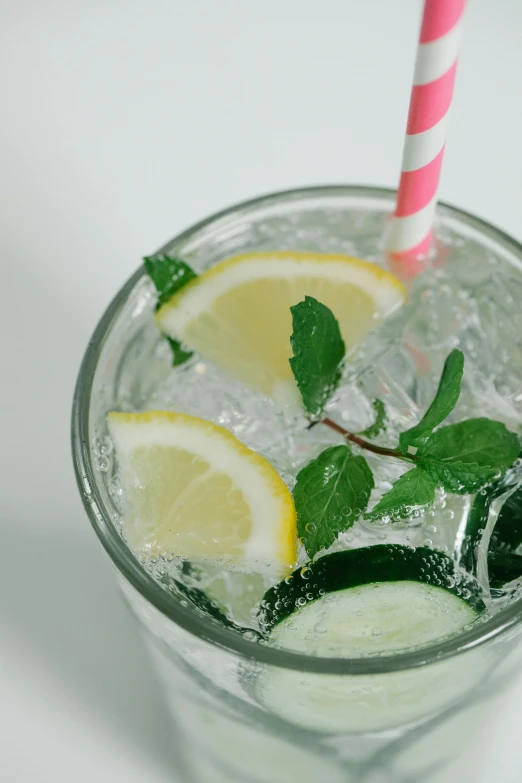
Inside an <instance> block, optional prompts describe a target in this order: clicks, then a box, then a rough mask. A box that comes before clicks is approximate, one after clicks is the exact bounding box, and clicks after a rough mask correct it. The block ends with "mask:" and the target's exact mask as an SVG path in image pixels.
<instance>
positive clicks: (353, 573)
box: [261, 544, 485, 657]
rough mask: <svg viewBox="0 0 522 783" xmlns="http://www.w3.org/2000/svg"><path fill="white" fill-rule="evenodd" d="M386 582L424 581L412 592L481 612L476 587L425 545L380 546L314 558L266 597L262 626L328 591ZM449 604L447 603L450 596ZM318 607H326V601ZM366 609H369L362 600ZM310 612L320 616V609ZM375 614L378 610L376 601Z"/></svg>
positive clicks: (378, 593)
mask: <svg viewBox="0 0 522 783" xmlns="http://www.w3.org/2000/svg"><path fill="white" fill-rule="evenodd" d="M384 582H388V583H389V582H399V583H405V582H414V583H418V582H420V583H423V584H425V585H426V588H427V589H424V590H421V589H420V588H417V590H416V592H417V593H418V594H419V596H421V595H423V596H425V597H426V596H427V595H428V593H429V589H432V590H439V591H440V589H441V588H442V589H443V593H444V594H448V593H449V594H452V595H453V596H454V597H456V598H457V599H458V600H459V601H461V599H463V601H464V602H466V603H467V604H468V605H469V607H470V609H471V613H472V615H473V616H475V614H476V613H480V612H482V611H483V610H484V609H485V606H484V602H483V600H482V597H481V592H482V591H481V588H480V586H479V585H478V584H477V582H475V581H474V580H473V579H471V578H469V577H467V576H466V575H464V574H463V573H462V572H460V571H457V569H456V568H455V564H454V562H453V560H452V559H451V558H450V557H448V556H447V555H445V554H443V553H442V552H438V551H436V550H433V549H429V548H428V547H417V548H416V549H413V548H410V547H406V546H401V545H400V544H378V545H376V546H369V547H362V548H360V549H351V550H347V551H344V552H333V553H332V554H330V555H325V557H321V558H320V559H319V560H316V561H315V562H314V563H312V564H311V565H310V566H309V567H306V566H305V568H301V569H297V570H296V571H294V573H293V574H292V575H291V576H290V577H289V578H288V579H285V581H284V582H281V583H280V584H278V585H276V586H275V587H273V588H271V589H270V590H268V592H267V593H266V594H265V598H264V600H263V604H262V613H261V623H262V627H263V628H264V629H265V630H266V631H270V630H271V629H272V628H273V627H274V626H276V625H277V624H279V623H281V622H282V621H283V620H285V619H286V618H288V617H290V616H292V617H293V618H294V619H295V614H296V612H302V611H303V609H304V608H305V607H307V608H308V606H309V605H310V604H311V603H313V602H315V601H317V599H321V598H322V597H323V596H325V594H327V593H332V592H337V591H346V590H352V589H353V588H356V587H360V586H366V587H368V586H369V585H373V586H372V587H370V591H371V590H374V589H375V586H374V583H384ZM403 586H404V585H403ZM386 589H387V588H383V589H382V590H378V591H376V592H375V599H376V601H375V602H377V600H378V601H385V602H386V599H385V597H384V596H385V595H386ZM389 589H390V590H391V588H389ZM408 592H411V591H408ZM361 595H362V594H361ZM390 595H391V593H390ZM435 595H436V593H433V598H435ZM377 596H378V599H377ZM346 600H347V601H349V602H350V603H352V602H353V600H355V596H350V597H348V596H347V597H346ZM405 600H407V598H406V596H405ZM422 600H424V599H422ZM447 600H448V601H449V600H450V599H449V597H447ZM461 602H462V601H461ZM320 603H321V604H322V605H325V606H326V603H325V602H324V599H323V600H321V602H320ZM335 603H338V599H335V600H334V601H333V602H332V601H328V605H329V606H330V605H332V606H333V605H334V604H335ZM456 606H459V604H458V603H457V604H456ZM365 607H366V610H369V606H368V605H367V604H366V599H365ZM405 607H406V605H405ZM314 611H315V612H316V613H317V614H318V615H319V614H320V611H321V610H320V609H316V610H314ZM375 611H376V612H378V609H377V603H376V610H375ZM361 612H363V613H364V607H361ZM464 624H465V623H464ZM433 638H436V637H433ZM411 643H412V642H409V644H411ZM340 655H346V656H347V657H349V656H350V653H349V652H345V653H343V652H341V653H340Z"/></svg>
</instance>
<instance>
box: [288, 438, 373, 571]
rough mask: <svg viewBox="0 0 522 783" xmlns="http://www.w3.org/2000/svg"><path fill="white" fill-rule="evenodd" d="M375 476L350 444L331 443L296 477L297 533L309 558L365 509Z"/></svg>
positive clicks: (328, 544) (349, 524)
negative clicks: (354, 453) (354, 452)
mask: <svg viewBox="0 0 522 783" xmlns="http://www.w3.org/2000/svg"><path fill="white" fill-rule="evenodd" d="M372 489H373V475H372V472H371V470H370V468H369V466H368V463H367V462H366V460H365V459H364V457H360V456H358V457H354V455H353V454H352V452H351V450H350V448H349V447H348V446H332V447H331V448H329V449H325V451H323V452H322V453H321V454H320V455H319V456H318V457H317V458H316V459H314V460H313V461H312V462H310V463H309V464H308V465H306V466H305V467H304V468H303V469H302V470H301V471H300V472H299V474H298V476H297V483H296V485H295V487H294V491H293V495H294V502H295V507H296V510H297V533H298V536H299V538H300V539H301V540H302V542H303V545H304V547H305V549H306V551H307V553H308V556H309V557H314V555H316V554H317V552H319V551H320V550H321V549H326V548H327V547H329V546H330V545H331V544H333V542H334V541H335V539H336V538H337V536H338V535H339V533H341V532H342V531H343V530H347V529H348V528H349V527H351V526H352V525H353V523H354V522H355V520H356V519H358V518H359V516H360V515H361V514H362V513H363V512H364V510H365V509H366V507H367V505H368V500H369V498H370V493H371V491H372Z"/></svg>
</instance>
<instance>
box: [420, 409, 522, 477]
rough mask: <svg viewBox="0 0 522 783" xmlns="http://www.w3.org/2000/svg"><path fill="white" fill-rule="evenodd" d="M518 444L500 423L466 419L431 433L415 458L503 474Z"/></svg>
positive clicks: (514, 458)
mask: <svg viewBox="0 0 522 783" xmlns="http://www.w3.org/2000/svg"><path fill="white" fill-rule="evenodd" d="M519 453H520V442H519V439H518V437H517V436H516V435H515V433H513V432H510V431H509V430H508V429H507V428H506V427H505V426H504V424H502V423H501V422H500V421H492V420H491V419H485V418H479V419H467V420H466V421H461V422H460V423H459V424H450V425H448V426H447V427H441V429H439V430H437V432H434V433H433V435H431V436H430V437H429V438H428V440H427V441H426V443H424V444H423V445H422V446H420V448H419V450H418V452H417V455H418V456H419V457H424V456H427V457H434V458H435V459H436V460H440V461H441V462H443V463H445V464H448V465H449V464H450V463H455V462H461V463H466V464H468V465H470V464H475V465H479V466H480V465H482V466H485V467H489V468H495V469H496V470H497V471H498V472H500V473H502V472H505V471H506V470H507V469H508V468H509V467H510V466H511V465H512V464H513V462H514V461H515V460H516V459H517V457H518V455H519Z"/></svg>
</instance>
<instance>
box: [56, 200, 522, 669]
mask: <svg viewBox="0 0 522 783" xmlns="http://www.w3.org/2000/svg"><path fill="white" fill-rule="evenodd" d="M395 194H396V191H395V190H394V189H392V188H385V187H377V186H366V185H321V186H313V187H305V188H297V189H291V190H284V191H279V192H275V193H270V194H267V195H263V196H259V197H257V198H254V199H250V200H248V201H243V202H240V203H238V204H234V205H233V206H230V207H228V208H227V209H224V210H221V211H219V212H216V213H214V214H212V215H210V216H209V217H208V218H206V219H204V220H202V221H199V222H198V223H195V224H194V225H192V226H191V227H189V228H188V229H186V230H185V231H183V232H182V233H180V234H179V235H177V236H176V237H175V238H174V239H172V240H170V241H169V242H167V243H166V244H165V245H163V247H162V248H160V249H159V251H158V252H165V251H166V250H167V249H168V248H169V247H171V246H172V244H173V243H175V242H181V241H185V240H187V239H188V238H189V237H191V236H192V235H194V234H197V233H198V232H199V231H201V230H202V229H204V228H206V227H207V226H208V225H210V224H211V223H213V222H214V221H216V220H219V219H221V218H223V217H227V216H230V215H233V214H234V213H241V212H243V211H244V210H245V209H248V208H250V207H256V206H262V205H263V204H269V203H270V202H271V201H275V200H281V199H287V200H299V199H300V198H306V197H313V196H319V197H320V196H328V195H332V196H335V195H339V196H340V195H345V196H351V197H357V196H359V197H363V198H364V197H366V198H369V199H371V198H374V199H375V198H381V199H386V200H389V201H390V202H392V203H393V200H394V198H395ZM438 209H439V210H440V211H442V213H445V214H446V215H447V216H450V217H454V218H458V219H459V220H460V222H463V223H465V224H467V225H468V226H470V227H471V228H474V229H476V230H478V231H479V232H480V233H481V234H482V235H486V236H488V237H489V238H491V239H494V240H495V241H496V242H497V244H500V245H502V246H503V247H504V248H505V249H507V250H509V251H511V252H513V253H515V254H516V255H518V256H519V257H520V258H521V259H522V244H521V243H519V242H518V241H517V240H515V239H513V238H512V237H510V236H509V235H508V234H506V233H505V232H504V231H502V230H501V229H498V228H496V227H495V226H492V225H491V224H489V223H487V222H486V221H484V220H482V219H481V218H478V217H476V216H474V215H472V214H470V213H469V212H466V211H464V210H462V209H459V208H457V207H454V206H452V205H450V204H447V203H444V202H439V204H438ZM144 275H145V272H144V270H143V267H141V266H140V267H139V268H138V269H137V270H136V272H134V274H133V275H132V276H131V277H130V278H129V279H128V280H127V282H126V283H125V284H124V285H123V286H122V288H121V289H120V290H119V291H118V293H117V294H116V295H115V297H114V298H113V300H112V301H111V303H110V304H109V306H108V307H107V309H106V310H105V312H104V313H103V315H102V317H101V319H100V321H99V322H98V325H97V327H96V329H95V330H94V333H93V335H92V337H91V339H90V341H89V343H88V346H87V349H86V352H85V355H84V357H83V361H82V364H81V367H80V371H79V374H78V379H77V382H76V388H75V392H74V400H73V408H72V422H71V438H72V455H73V463H74V469H75V474H76V481H77V484H78V488H79V491H80V495H81V498H82V501H83V505H84V507H85V510H86V512H87V515H88V517H89V520H90V522H91V524H92V526H93V528H94V531H95V532H96V534H97V536H98V538H99V539H100V541H101V543H102V545H103V547H104V549H105V551H106V552H107V554H108V555H109V557H110V558H111V560H112V562H113V564H114V565H115V566H116V568H117V569H118V571H119V572H120V574H121V575H122V576H123V577H125V579H126V580H127V581H128V582H129V583H130V584H131V585H132V586H133V587H134V588H135V589H136V590H137V591H138V593H139V594H140V595H141V596H142V597H143V598H144V599H145V600H146V601H147V602H148V603H150V604H152V606H154V607H155V608H156V609H157V610H158V611H159V612H161V613H162V614H163V615H165V616H166V617H167V618H168V619H169V620H171V621H172V622H174V623H175V624H176V625H178V626H180V627H181V628H183V629H184V630H185V631H188V632H189V633H191V634H193V635H195V636H197V637H198V638H200V639H202V640H204V641H205V642H207V643H209V644H211V645H213V646H215V647H218V648H221V649H223V650H226V651H228V652H230V653H234V654H236V655H238V656H240V657H243V658H247V659H250V660H251V661H254V662H257V663H260V664H268V665H272V666H276V667H279V668H286V669H293V670H299V671H306V672H311V673H317V674H344V675H358V674H383V673H387V672H392V671H401V670H404V669H412V668H417V667H420V666H425V665H428V664H430V663H435V662H438V661H441V660H444V659H447V658H451V657H453V656H455V655H459V654H462V653H464V652H466V651H468V650H471V649H473V648H476V647H479V646H480V645H482V644H484V643H486V642H487V641H489V640H490V639H494V638H497V637H499V636H501V635H503V634H505V633H506V632H508V631H509V630H510V629H511V628H514V627H515V626H516V625H518V624H519V623H520V622H521V621H522V600H518V601H515V602H513V603H512V604H510V605H508V606H507V607H505V608H503V609H501V610H500V611H499V612H497V614H495V615H493V616H492V617H491V618H489V619H488V620H485V621H481V622H478V623H476V624H475V625H474V626H472V627H471V628H470V629H469V630H467V631H464V632H463V633H462V634H458V635H454V636H452V637H450V638H449V639H447V640H445V641H441V642H438V643H435V644H430V645H426V646H424V647H422V648H419V649H417V650H413V651H410V652H408V651H406V652H398V653H396V654H391V655H382V656H380V655H379V656H372V657H368V656H367V657H360V658H335V657H317V656H311V655H306V654H303V653H300V652H292V651H290V650H282V649H280V648H277V647H269V646H268V645H265V644H262V643H259V642H256V641H251V640H249V639H245V638H244V637H243V636H241V635H240V634H239V633H237V632H236V631H232V630H229V629H228V628H226V627H224V626H223V627H222V626H219V625H218V624H217V623H214V622H209V621H208V619H207V618H205V617H204V616H203V615H201V614H199V613H198V612H197V611H196V610H192V609H190V608H189V607H188V606H183V604H182V603H181V601H178V600H176V598H175V597H174V596H172V594H170V593H167V591H166V590H165V589H164V588H162V587H161V586H160V585H159V584H158V583H157V582H156V581H155V580H154V579H153V577H152V576H151V574H150V573H148V571H147V570H146V569H145V568H143V567H142V566H141V565H140V563H139V562H138V560H137V558H136V557H135V555H134V554H133V553H132V551H131V550H130V548H129V547H128V546H127V545H126V543H125V541H124V540H123V538H122V537H121V535H120V533H119V532H118V530H117V529H116V527H115V526H114V525H113V524H112V522H111V520H110V515H109V512H108V510H107V509H106V508H105V505H104V502H103V499H102V498H101V495H100V493H99V490H98V487H97V480H96V477H95V473H94V470H93V465H92V458H91V444H90V442H89V416H90V406H91V391H92V385H93V381H94V377H95V373H96V369H97V365H98V359H99V358H100V355H101V352H102V350H103V347H104V344H105V341H106V339H107V337H108V335H109V334H110V332H111V329H112V327H113V326H114V324H115V323H116V321H117V319H118V317H119V314H120V312H121V309H122V307H123V306H124V304H125V302H126V301H127V298H128V296H129V294H130V293H131V291H132V290H133V289H134V287H135V286H136V284H137V283H138V281H139V280H140V279H141V278H142V277H143V276H144Z"/></svg>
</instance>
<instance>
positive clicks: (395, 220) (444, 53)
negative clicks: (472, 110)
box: [386, 0, 466, 276]
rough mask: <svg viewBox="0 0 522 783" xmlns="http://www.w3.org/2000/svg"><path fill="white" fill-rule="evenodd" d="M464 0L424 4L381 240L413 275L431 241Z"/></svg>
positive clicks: (403, 269)
mask: <svg viewBox="0 0 522 783" xmlns="http://www.w3.org/2000/svg"><path fill="white" fill-rule="evenodd" d="M465 4H466V0H425V3H424V13H423V17H422V26H421V31H420V38H419V48H418V50H417V60H416V63H415V73H414V77H413V87H412V90H411V98H410V110H409V113H408V124H407V128H406V139H405V143H404V152H403V158H402V171H401V179H400V183H399V189H398V192H397V205H396V208H395V212H394V214H393V217H392V219H391V222H390V225H389V231H388V234H387V237H386V249H387V251H388V254H389V257H390V259H391V261H392V263H393V264H394V266H395V268H396V269H397V270H398V271H399V272H402V274H403V275H404V276H413V275H415V274H416V273H417V272H418V271H420V269H421V268H422V261H423V259H425V258H426V257H427V255H428V253H429V251H430V248H431V244H432V238H433V219H434V215H435V209H436V206H437V189H438V185H439V178H440V172H441V167H442V157H443V155H444V145H445V140H446V126H447V118H448V111H449V108H450V104H451V99H452V96H453V85H454V83H455V72H456V70H457V60H458V52H459V43H460V35H461V26H462V15H463V13H464V7H465Z"/></svg>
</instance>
